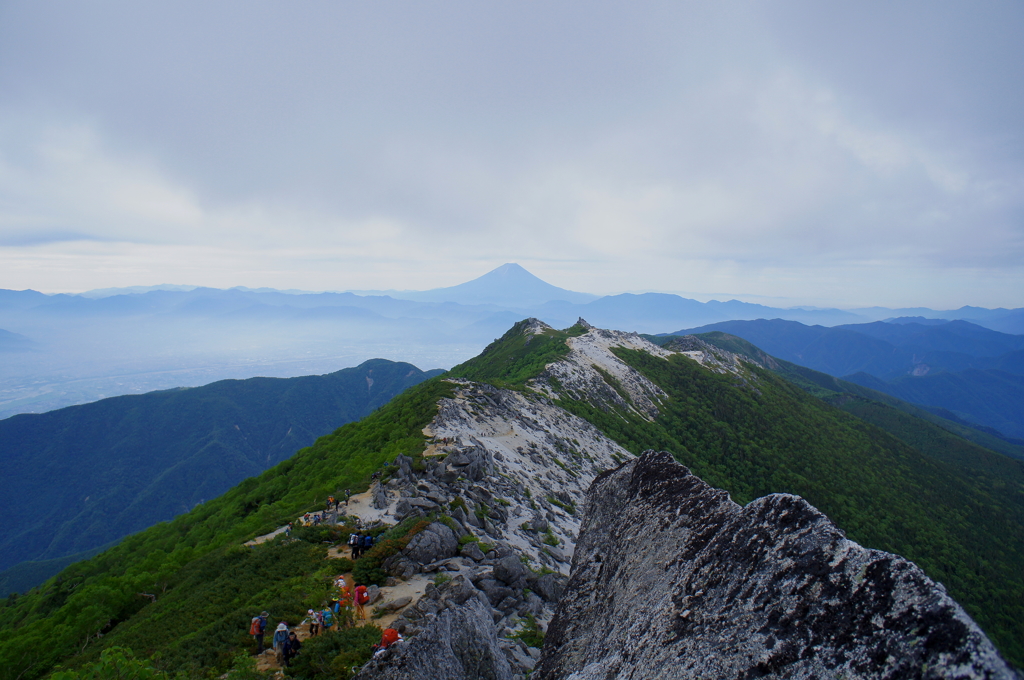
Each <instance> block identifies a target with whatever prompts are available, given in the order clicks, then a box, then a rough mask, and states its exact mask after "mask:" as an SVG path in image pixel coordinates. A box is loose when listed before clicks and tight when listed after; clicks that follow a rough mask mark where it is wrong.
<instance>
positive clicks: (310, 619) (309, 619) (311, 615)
mask: <svg viewBox="0 0 1024 680" xmlns="http://www.w3.org/2000/svg"><path fill="white" fill-rule="evenodd" d="M305 622H306V623H309V637H316V634H317V633H318V632H319V629H320V619H319V618H318V617H317V615H316V612H315V611H313V610H312V609H309V610H307V611H306V621H305Z"/></svg>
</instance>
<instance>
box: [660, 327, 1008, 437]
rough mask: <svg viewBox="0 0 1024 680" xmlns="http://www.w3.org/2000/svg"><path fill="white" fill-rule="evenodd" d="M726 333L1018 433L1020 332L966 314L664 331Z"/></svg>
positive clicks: (937, 409) (954, 415) (952, 413)
mask: <svg viewBox="0 0 1024 680" xmlns="http://www.w3.org/2000/svg"><path fill="white" fill-rule="evenodd" d="M712 331H720V332H724V333H730V334H732V335H735V336H738V337H740V338H743V339H744V340H747V341H749V342H751V343H753V344H755V345H757V346H758V347H761V348H762V349H764V351H766V352H768V353H769V354H771V355H773V356H775V357H778V358H780V359H785V360H787V361H791V362H793V363H795V364H799V365H801V366H806V367H808V368H812V369H815V370H818V371H822V372H824V373H827V374H829V375H832V376H836V377H844V378H845V379H846V380H848V381H850V382H853V383H856V384H858V385H862V386H864V387H869V388H871V389H874V390H878V391H880V392H884V393H886V394H890V395H892V396H894V397H897V398H899V399H902V400H904V401H908V402H911V403H914V404H918V405H921V406H924V407H927V408H929V409H931V410H932V411H933V412H934V413H938V414H940V415H945V416H949V417H952V418H954V419H962V420H965V421H967V422H970V423H973V424H975V425H978V426H981V427H988V428H992V429H994V430H996V431H997V432H998V433H1000V434H1002V435H1003V436H1005V437H1009V438H1011V439H1024V336H1022V335H1010V334H1007V333H1000V332H998V331H994V330H991V329H988V328H983V327H982V326H979V325H977V324H973V323H969V322H967V321H937V320H929V321H923V320H921V319H896V320H894V322H890V323H883V322H875V323H867V324H848V325H841V326H834V327H832V328H825V327H823V326H805V325H804V324H801V323H798V322H795V321H786V320H783V319H772V320H766V319H758V320H756V321H726V322H721V323H715V324H710V325H706V326H702V327H699V328H691V329H686V330H680V331H676V332H675V333H672V334H671V335H687V334H691V333H707V332H712Z"/></svg>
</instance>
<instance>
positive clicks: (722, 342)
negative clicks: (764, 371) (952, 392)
mask: <svg viewBox="0 0 1024 680" xmlns="http://www.w3.org/2000/svg"><path fill="white" fill-rule="evenodd" d="M691 337H695V338H698V339H699V340H701V341H704V342H707V343H709V344H711V345H714V346H715V347H718V348H719V349H723V350H726V351H730V352H735V353H736V354H739V355H741V356H745V357H747V358H749V359H751V360H753V361H755V362H757V363H758V364H760V365H762V366H764V367H765V368H768V369H769V370H771V371H772V372H774V373H776V374H778V375H779V376H781V377H783V378H785V379H786V380H787V381H789V382H791V383H793V384H794V385H796V386H798V387H800V388H802V389H803V390H804V391H806V392H808V393H809V394H812V395H814V396H815V397H818V398H820V399H822V400H823V401H825V402H827V403H829V404H831V405H833V406H835V407H837V408H840V409H842V410H844V411H846V412H847V413H852V414H853V415H856V416H857V417H859V418H861V419H863V420H867V421H868V422H870V423H872V424H873V425H877V426H878V427H881V428H882V429H883V430H885V431H887V432H889V433H890V434H892V435H894V436H896V437H897V438H898V439H901V440H903V441H905V443H908V444H911V445H912V446H917V447H925V448H928V447H931V448H930V449H929V451H930V452H931V453H933V454H934V455H936V456H940V457H943V456H945V457H947V458H948V457H950V456H952V455H953V454H954V452H957V451H961V450H965V451H966V453H964V455H963V456H961V458H962V459H963V460H971V461H975V462H976V461H977V460H982V459H988V458H989V457H990V455H991V453H992V452H993V451H995V452H999V453H1002V454H1005V455H1006V456H1009V457H1011V458H1017V459H1019V460H1024V445H1020V444H1015V443H1013V442H1012V441H1009V440H1007V439H1006V438H1005V437H1001V436H997V435H996V434H993V433H992V432H990V431H986V430H985V429H983V428H978V427H976V426H974V425H971V424H970V423H966V422H964V421H962V420H958V419H955V418H954V417H952V414H948V413H947V414H945V415H936V414H935V413H932V412H931V411H929V410H926V409H924V408H922V407H920V406H916V405H914V404H911V403H909V402H906V401H903V400H902V399H897V398H896V397H894V396H892V395H890V394H886V393H885V392H879V391H878V390H873V389H871V388H869V387H865V386H863V385H860V384H857V383H853V382H850V381H848V380H842V379H840V378H835V377H833V376H831V375H828V374H826V373H821V372H820V371H815V370H813V369H810V368H807V367H805V366H800V365H798V364H794V363H791V362H789V361H785V360H782V359H778V358H776V357H773V356H771V355H769V354H767V353H766V352H764V351H762V350H761V349H760V348H759V347H756V346H754V345H753V344H752V343H750V342H748V341H746V340H744V339H743V338H739V337H736V336H733V335H729V334H728V333H722V332H721V331H714V332H711V333H701V334H699V335H696V336H691ZM649 339H651V340H652V341H654V342H656V343H657V344H659V345H666V344H668V343H669V342H681V339H680V338H677V337H675V336H671V337H665V336H658V337H649ZM943 430H944V431H945V433H944V432H943ZM946 433H949V434H946ZM951 435H952V436H951ZM965 440H966V441H965ZM970 444H974V446H970ZM965 447H966V448H965ZM922 450H924V449H922ZM998 460H1000V461H1004V463H1003V464H1005V458H1004V457H1003V456H999V457H998Z"/></svg>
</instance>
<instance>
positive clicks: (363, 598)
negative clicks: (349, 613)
mask: <svg viewBox="0 0 1024 680" xmlns="http://www.w3.org/2000/svg"><path fill="white" fill-rule="evenodd" d="M369 601H370V596H369V595H367V594H366V586H356V604H357V605H358V606H360V607H362V606H363V605H364V604H366V603H367V602H369Z"/></svg>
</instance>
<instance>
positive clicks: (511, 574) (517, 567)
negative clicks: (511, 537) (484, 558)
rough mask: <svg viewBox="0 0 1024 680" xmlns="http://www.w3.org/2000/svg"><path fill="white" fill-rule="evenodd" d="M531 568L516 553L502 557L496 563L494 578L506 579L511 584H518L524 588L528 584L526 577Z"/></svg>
mask: <svg viewBox="0 0 1024 680" xmlns="http://www.w3.org/2000/svg"><path fill="white" fill-rule="evenodd" d="M529 573H530V572H529V570H528V569H527V568H526V566H525V565H524V564H523V562H522V560H520V559H519V558H518V557H517V556H515V555H509V556H508V557H502V558H501V559H500V560H498V561H497V562H495V563H494V578H496V579H498V580H499V581H504V582H505V583H506V584H508V585H510V586H518V587H519V588H520V589H522V588H523V587H524V586H525V585H526V577H527V575H528V574H529Z"/></svg>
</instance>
